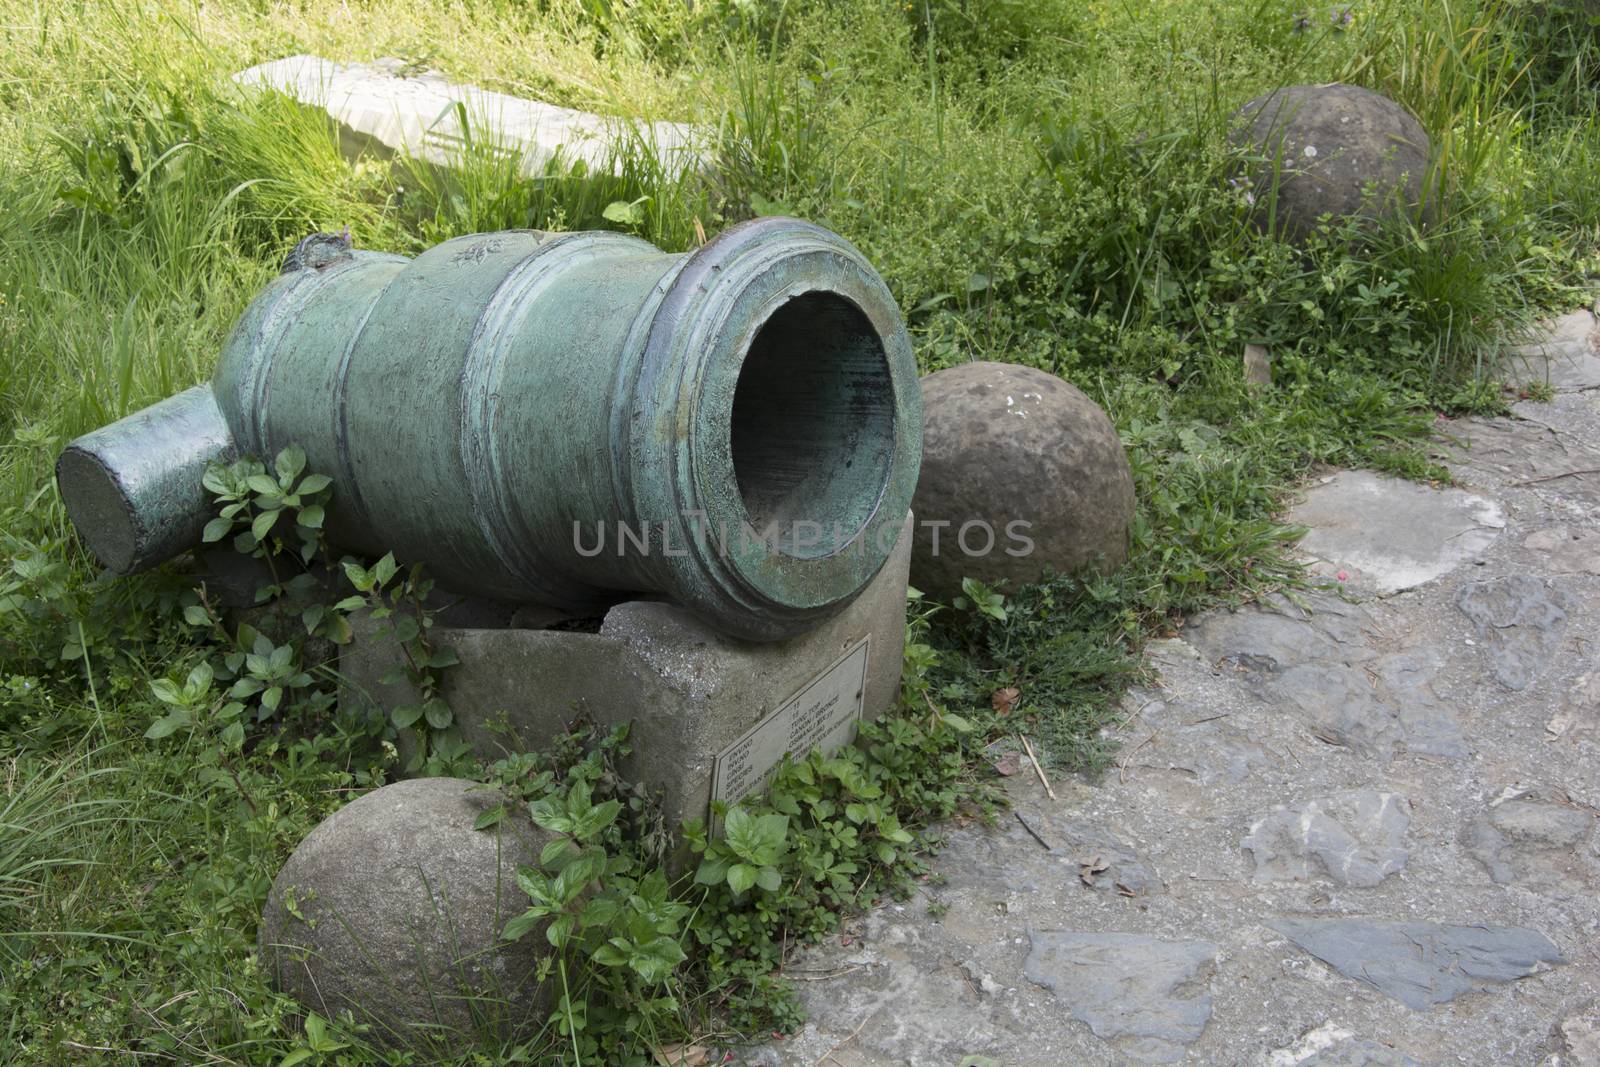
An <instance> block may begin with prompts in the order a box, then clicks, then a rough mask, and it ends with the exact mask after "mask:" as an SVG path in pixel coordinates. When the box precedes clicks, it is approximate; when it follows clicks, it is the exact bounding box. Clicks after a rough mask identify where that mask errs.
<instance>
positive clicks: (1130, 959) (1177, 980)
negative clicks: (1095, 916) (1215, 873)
mask: <svg viewBox="0 0 1600 1067" xmlns="http://www.w3.org/2000/svg"><path fill="white" fill-rule="evenodd" d="M1028 936H1029V937H1030V938H1031V939H1032V941H1033V949H1032V951H1031V952H1030V953H1029V954H1028V959H1027V961H1026V962H1025V963H1024V964H1023V974H1024V975H1025V976H1026V977H1027V979H1028V981H1030V982H1032V983H1033V984H1035V985H1037V986H1040V987H1041V988H1044V989H1048V990H1050V991H1051V992H1052V993H1054V994H1055V995H1056V997H1057V999H1059V1000H1061V1001H1062V1002H1063V1003H1065V1004H1066V1006H1067V1009H1068V1010H1069V1011H1071V1012H1072V1014H1073V1016H1074V1017H1075V1018H1077V1019H1080V1020H1082V1021H1083V1022H1085V1023H1088V1024H1089V1028H1090V1029H1091V1030H1093V1031H1094V1034H1095V1036H1096V1037H1098V1038H1100V1039H1101V1040H1102V1041H1105V1042H1106V1043H1107V1044H1109V1045H1111V1046H1112V1047H1113V1048H1115V1049H1116V1050H1117V1051H1119V1052H1121V1053H1122V1054H1123V1055H1125V1056H1127V1057H1129V1058H1130V1059H1135V1060H1139V1061H1140V1062H1143V1063H1177V1062H1179V1061H1181V1060H1182V1059H1183V1058H1184V1055H1185V1053H1184V1048H1183V1046H1185V1045H1188V1044H1191V1043H1193V1042H1194V1041H1196V1040H1197V1039H1198V1038H1199V1037H1200V1035H1201V1034H1202V1033H1203V1032H1204V1031H1205V1028H1206V1023H1207V1021H1208V1020H1210V1018H1211V991H1210V986H1209V983H1210V979H1211V973H1212V970H1213V962H1212V961H1213V960H1214V959H1215V957H1216V954H1217V946H1215V945H1213V944H1210V943H1208V942H1205V941H1166V940H1162V939H1160V938H1156V937H1148V936H1145V935H1143V934H1119V933H1105V934H1103V933H1078V932H1074V931H1068V930H1030V931H1029V932H1028Z"/></svg>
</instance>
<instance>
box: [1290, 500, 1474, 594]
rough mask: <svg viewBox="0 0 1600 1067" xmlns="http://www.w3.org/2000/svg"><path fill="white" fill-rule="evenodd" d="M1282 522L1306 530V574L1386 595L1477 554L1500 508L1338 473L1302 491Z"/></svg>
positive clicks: (1302, 547) (1427, 579)
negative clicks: (1330, 577)
mask: <svg viewBox="0 0 1600 1067" xmlns="http://www.w3.org/2000/svg"><path fill="white" fill-rule="evenodd" d="M1289 521H1290V522H1291V523H1294V524H1295V525H1297V526H1305V527H1307V528H1308V532H1307V534H1306V536H1305V538H1304V539H1303V540H1302V541H1301V542H1300V550H1301V551H1302V552H1303V553H1305V554H1307V555H1309V556H1310V557H1312V559H1313V560H1314V563H1313V566H1312V568H1311V569H1312V572H1313V573H1315V574H1321V575H1335V576H1337V575H1339V574H1341V573H1342V574H1344V575H1345V577H1344V578H1343V579H1340V580H1341V581H1347V582H1348V583H1349V584H1350V585H1351V586H1352V587H1353V588H1356V589H1360V590H1363V591H1367V592H1373V593H1377V594H1379V595H1380V596H1387V595H1390V594H1392V593H1398V592H1400V591H1401V590H1404V589H1412V588H1415V587H1416V586H1419V585H1422V584H1423V583H1425V582H1430V581H1433V580H1434V579H1435V578H1439V577H1441V576H1443V575H1445V574H1448V573H1449V572H1450V571H1452V570H1454V569H1455V568H1456V567H1458V566H1460V565H1461V564H1462V563H1464V562H1466V561H1467V560H1470V559H1473V558H1475V557H1477V556H1479V555H1481V554H1482V553H1483V551H1484V550H1485V549H1487V548H1488V547H1489V546H1490V545H1492V544H1493V543H1494V541H1495V538H1497V537H1498V536H1499V535H1500V531H1501V530H1503V529H1504V528H1505V525H1506V519H1505V515H1504V514H1503V513H1502V512H1501V510H1500V506H1499V505H1498V504H1496V503H1495V502H1494V501H1492V500H1490V499H1488V498H1487V497H1482V496H1479V495H1477V494H1475V493H1468V492H1466V491H1465V490H1461V489H1432V488H1429V487H1427V486H1423V485H1418V484H1416V483H1415V482H1408V481H1404V480H1402V479H1399V478H1391V477H1387V476H1385V475H1381V474H1375V473H1373V472H1372V471H1340V472H1339V473H1338V474H1335V475H1333V476H1332V477H1330V478H1328V479H1326V480H1325V481H1323V482H1322V483H1321V484H1320V485H1316V486H1314V487H1312V488H1311V489H1310V490H1309V491H1307V493H1306V495H1305V499H1304V500H1303V501H1301V502H1300V503H1299V504H1298V505H1296V506H1295V507H1294V508H1293V509H1292V510H1291V511H1290V512H1289Z"/></svg>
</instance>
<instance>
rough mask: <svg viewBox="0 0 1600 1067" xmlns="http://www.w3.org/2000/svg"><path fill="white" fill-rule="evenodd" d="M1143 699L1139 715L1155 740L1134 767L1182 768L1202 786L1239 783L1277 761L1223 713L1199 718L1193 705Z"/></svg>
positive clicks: (1176, 769) (1146, 748)
mask: <svg viewBox="0 0 1600 1067" xmlns="http://www.w3.org/2000/svg"><path fill="white" fill-rule="evenodd" d="M1130 695H1133V694H1130ZM1141 703H1143V705H1144V707H1143V712H1142V714H1140V715H1139V719H1140V721H1141V722H1142V723H1143V724H1144V725H1145V726H1147V727H1148V728H1149V729H1150V733H1149V735H1148V736H1149V739H1150V742H1151V743H1150V744H1149V745H1148V746H1146V747H1144V748H1141V749H1139V750H1138V751H1137V752H1136V753H1135V756H1136V757H1137V760H1138V762H1137V763H1136V764H1135V765H1136V766H1139V767H1143V768H1147V769H1153V770H1170V771H1180V772H1182V773H1183V774H1184V775H1187V776H1189V777H1191V778H1193V779H1194V780H1195V781H1196V782H1198V783H1199V784H1201V785H1211V784H1214V783H1219V782H1226V783H1229V784H1232V785H1237V784H1238V783H1240V782H1242V781H1244V780H1245V779H1246V778H1249V777H1250V776H1251V775H1254V774H1259V773H1260V772H1262V771H1264V770H1267V769H1268V768H1270V767H1273V766H1275V765H1276V763H1277V761H1276V760H1275V759H1274V758H1273V756H1272V755H1271V754H1270V753H1269V752H1268V751H1267V750H1266V749H1265V748H1263V747H1262V746H1261V745H1260V744H1259V743H1258V742H1256V741H1254V740H1252V739H1251V738H1250V736H1249V735H1248V734H1246V733H1245V732H1244V731H1243V730H1241V729H1239V728H1238V727H1236V726H1233V725H1230V724H1229V723H1228V722H1227V720H1226V718H1225V717H1223V718H1213V717H1209V716H1203V717H1201V718H1200V719H1199V720H1198V721H1196V720H1195V719H1194V718H1193V716H1194V715H1195V712H1194V711H1193V710H1192V709H1187V708H1184V707H1181V706H1178V705H1176V704H1173V703H1171V702H1169V701H1163V700H1151V701H1142V702H1141ZM1135 706H1136V707H1137V706H1138V705H1135Z"/></svg>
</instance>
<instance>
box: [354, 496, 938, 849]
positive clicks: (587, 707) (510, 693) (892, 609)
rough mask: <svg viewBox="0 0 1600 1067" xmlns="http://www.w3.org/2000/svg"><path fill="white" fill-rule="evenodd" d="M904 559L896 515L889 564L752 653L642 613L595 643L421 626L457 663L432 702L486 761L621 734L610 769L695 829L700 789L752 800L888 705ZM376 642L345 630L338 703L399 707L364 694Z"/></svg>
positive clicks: (363, 629)
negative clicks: (600, 730) (594, 731)
mask: <svg viewBox="0 0 1600 1067" xmlns="http://www.w3.org/2000/svg"><path fill="white" fill-rule="evenodd" d="M910 556H911V519H910V517H909V516H908V517H907V520H906V527H905V529H903V530H902V531H901V534H900V539H899V541H898V542H897V544H896V546H895V549H894V552H893V553H891V555H890V556H889V559H888V561H887V562H886V563H885V564H884V566H883V569H882V570H881V571H879V573H878V575H877V577H876V578H874V579H873V580H872V582H871V583H870V584H869V585H868V586H867V588H866V589H865V590H864V591H863V592H862V594H861V595H860V596H859V597H858V598H857V599H856V600H855V602H854V603H852V604H851V605H850V606H849V607H848V608H846V609H845V610H844V611H843V612H841V613H840V614H839V615H836V616H834V617H833V618H832V619H830V620H828V621H827V622H825V623H823V624H822V625H821V626H819V627H818V628H816V629H815V630H812V631H811V632H809V633H806V634H802V635H801V636H799V637H793V638H789V639H787V640H783V641H776V642H771V643H765V644H752V643H749V642H744V641H739V640H736V639H733V638H729V637H725V636H723V635H721V634H719V633H717V632H716V631H714V630H712V629H710V628H708V627H707V626H705V625H704V624H703V623H701V622H700V621H698V620H697V619H696V618H695V617H694V616H693V615H691V614H689V612H687V611H685V610H683V609H682V608H679V607H677V606H675V605H672V604H666V603H659V602H645V601H630V602H628V603H624V604H619V605H617V606H616V607H614V608H612V609H611V610H610V611H609V612H607V613H606V616H605V619H604V621H603V622H602V623H601V625H600V629H599V632H598V633H586V632H580V631H576V630H558V629H530V628H513V627H503V628H468V627H456V626H445V625H436V626H435V627H434V629H433V631H432V634H433V639H434V640H435V642H436V643H437V644H439V645H441V646H448V647H451V648H454V649H455V650H456V653H457V655H458V656H460V659H461V663H460V664H459V665H458V666H454V667H450V668H448V669H447V670H445V671H444V672H443V696H444V698H445V700H446V701H448V702H449V704H450V707H451V709H452V710H453V711H454V712H455V717H456V722H457V723H458V724H459V725H460V728H461V731H462V736H463V737H464V738H465V739H466V740H467V741H468V742H469V743H470V744H471V745H472V746H473V748H474V750H475V751H476V752H477V753H478V754H479V755H480V756H481V757H483V758H484V759H489V760H492V759H497V758H499V757H500V756H502V755H504V754H506V753H509V752H518V751H531V750H536V749H539V748H543V747H545V746H546V745H547V744H548V743H549V741H550V740H551V739H552V738H553V737H555V736H558V735H560V734H561V733H564V732H565V731H566V730H567V727H568V724H569V723H571V722H573V721H574V720H577V719H579V718H587V719H589V720H591V721H593V722H595V723H597V724H599V725H601V726H604V727H610V726H615V725H619V724H621V723H625V722H626V723H631V724H632V730H631V734H630V737H631V739H632V743H633V750H634V753H633V756H632V757H631V759H630V764H631V765H625V766H624V767H622V768H621V769H622V771H623V773H624V774H626V775H627V776H628V777H629V778H631V779H632V780H634V781H637V782H640V783H642V784H644V785H645V786H646V787H647V788H649V789H650V790H651V791H652V792H656V793H658V794H659V795H660V797H661V801H662V807H663V812H664V814H665V816H666V820H667V825H668V826H670V827H674V828H675V827H676V826H677V825H678V824H679V823H680V822H682V821H683V820H685V819H696V818H698V819H704V818H706V817H707V815H708V812H709V808H710V801H711V798H712V791H713V786H714V785H717V786H718V787H719V795H722V796H725V797H727V798H728V799H730V800H737V799H738V796H737V795H735V794H736V793H737V792H738V791H739V790H740V789H742V788H751V789H755V788H759V786H760V785H762V784H764V780H763V777H762V772H763V771H765V770H768V769H770V766H771V765H772V764H774V763H775V762H776V760H777V759H778V758H779V757H780V756H781V755H782V753H783V752H784V751H785V750H786V746H787V745H789V744H791V743H792V744H793V745H794V746H795V748H797V749H803V750H804V749H809V747H810V745H811V744H813V743H816V744H819V745H820V746H821V747H823V748H824V749H825V750H830V749H833V748H836V747H838V746H839V745H841V744H844V743H846V742H848V740H849V739H850V738H851V737H852V736H853V734H854V729H853V727H851V726H849V725H848V722H849V720H851V719H853V718H854V717H855V708H856V707H857V704H858V702H859V708H860V715H861V717H862V718H865V719H868V720H871V719H875V718H877V717H878V716H879V715H880V714H882V713H883V712H884V711H886V710H887V709H889V708H891V707H892V706H893V705H894V703H895V701H896V700H897V699H898V697H899V692H900V671H901V663H902V659H903V655H904V642H905V607H906V601H905V594H906V583H907V576H908V571H909V565H910ZM376 629H377V627H376V625H375V624H372V623H364V624H362V625H358V626H357V629H356V639H355V641H353V642H352V643H351V644H350V645H349V646H347V647H346V648H345V650H344V652H343V654H342V656H341V659H340V670H341V672H342V674H343V677H344V683H345V684H344V687H343V689H342V691H341V697H340V699H341V701H343V702H345V703H346V704H347V705H348V704H349V703H350V702H357V703H361V702H370V703H376V705H377V706H378V707H380V708H383V709H385V710H387V709H390V708H393V707H396V706H398V705H401V704H405V703H412V702H414V701H415V700H416V696H415V694H414V693H413V692H411V690H410V687H409V686H408V685H406V684H405V683H398V684H388V685H385V684H383V683H381V682H380V681H379V679H381V678H382V677H383V675H384V674H385V673H386V672H388V670H389V669H390V668H391V667H392V666H394V665H395V663H396V661H397V658H398V652H397V650H396V648H395V646H394V644H393V643H392V641H390V640H386V639H380V638H375V637H372V636H371V634H372V633H373V632H374V631H375V630H376ZM863 643H864V644H865V648H864V649H863V648H862V645H863ZM858 694H859V695H858ZM370 703H368V706H370ZM752 733H753V736H748V735H752ZM795 754H796V755H800V754H802V753H801V751H796V752H795ZM719 756H720V757H723V758H722V759H721V765H720V767H719V766H718V763H719Z"/></svg>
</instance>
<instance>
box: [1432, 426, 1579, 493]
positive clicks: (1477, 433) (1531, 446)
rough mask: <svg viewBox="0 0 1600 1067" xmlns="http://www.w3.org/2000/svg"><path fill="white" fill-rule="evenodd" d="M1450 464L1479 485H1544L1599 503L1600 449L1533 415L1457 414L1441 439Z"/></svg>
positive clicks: (1512, 486) (1464, 476)
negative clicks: (1485, 416)
mask: <svg viewBox="0 0 1600 1067" xmlns="http://www.w3.org/2000/svg"><path fill="white" fill-rule="evenodd" d="M1440 444H1441V446H1442V448H1443V451H1444V453H1445V456H1446V458H1447V459H1448V460H1449V461H1450V466H1451V469H1452V470H1453V471H1454V472H1455V473H1456V475H1457V476H1458V477H1460V478H1462V479H1463V480H1465V481H1467V482H1469V483H1472V484H1477V485H1486V486H1491V487H1503V488H1533V489H1540V490H1543V491H1545V492H1548V493H1552V494H1554V495H1556V496H1561V497H1565V498H1567V499H1570V500H1577V501H1581V502H1583V503H1587V504H1600V452H1596V451H1595V450H1594V449H1592V448H1589V447H1588V446H1587V445H1586V444H1585V443H1584V442H1583V441H1582V440H1580V439H1578V438H1577V437H1575V436H1573V435H1572V434H1569V433H1567V432H1565V431H1563V430H1559V429H1556V428H1555V427H1553V426H1547V425H1544V424H1543V423H1539V422H1534V421H1531V420H1530V419H1458V420H1457V421H1455V422H1452V423H1450V424H1449V428H1448V431H1447V432H1446V433H1445V435H1444V437H1443V438H1442V440H1441V441H1440Z"/></svg>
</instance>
